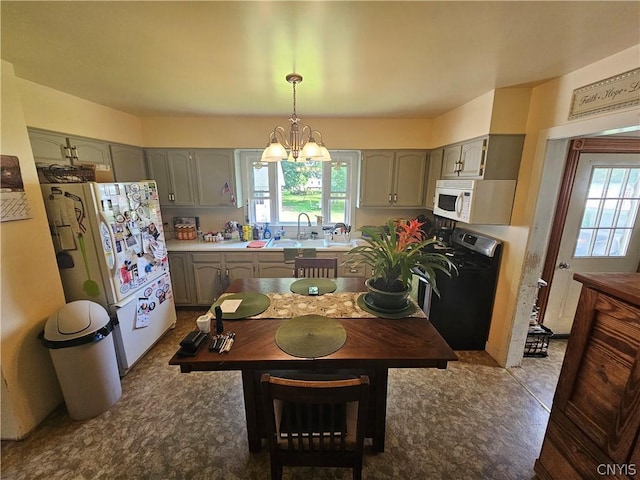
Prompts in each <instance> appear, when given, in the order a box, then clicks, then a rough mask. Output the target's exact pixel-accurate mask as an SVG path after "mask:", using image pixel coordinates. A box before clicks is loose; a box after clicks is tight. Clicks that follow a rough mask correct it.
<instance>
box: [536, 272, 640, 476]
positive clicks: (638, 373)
mask: <svg viewBox="0 0 640 480" xmlns="http://www.w3.org/2000/svg"><path fill="white" fill-rule="evenodd" d="M574 279H576V280H577V281H579V282H582V283H583V287H582V292H581V295H580V301H579V303H578V309H577V310H576V316H575V320H574V323H573V326H572V329H571V335H570V337H569V343H568V345H567V352H566V355H565V360H564V363H563V365H562V371H561V373H560V378H559V380H558V387H557V389H556V393H555V397H554V400H553V406H552V408H551V415H550V417H549V424H548V426H547V431H546V434H545V437H544V442H543V444H542V450H541V452H540V458H538V460H536V464H535V472H536V474H537V475H538V477H539V478H540V479H558V480H559V479H562V480H568V479H585V478H640V441H639V440H638V433H639V431H640V273H594V274H575V275H574Z"/></svg>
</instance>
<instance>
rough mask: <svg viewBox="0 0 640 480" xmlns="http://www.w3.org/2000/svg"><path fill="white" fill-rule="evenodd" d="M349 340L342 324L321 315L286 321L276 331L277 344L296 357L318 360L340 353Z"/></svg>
mask: <svg viewBox="0 0 640 480" xmlns="http://www.w3.org/2000/svg"><path fill="white" fill-rule="evenodd" d="M346 340H347V332H346V331H345V329H344V327H343V326H342V324H341V323H340V322H339V321H338V320H335V319H333V318H327V317H323V316H321V315H302V316H301V317H295V318H292V319H290V320H286V321H285V322H284V323H283V324H282V325H281V326H280V328H278V330H277V331H276V344H277V345H278V347H280V349H281V350H282V351H283V352H285V353H288V354H289V355H292V356H294V357H304V358H318V357H324V356H325V355H329V354H331V353H333V352H336V351H338V350H339V349H340V348H341V347H342V345H344V342H346Z"/></svg>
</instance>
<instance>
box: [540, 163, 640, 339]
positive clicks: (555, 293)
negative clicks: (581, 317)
mask: <svg viewBox="0 0 640 480" xmlns="http://www.w3.org/2000/svg"><path fill="white" fill-rule="evenodd" d="M639 204H640V154H637V153H586V154H582V155H580V158H579V161H578V164H577V169H576V176H575V180H574V183H573V190H572V193H571V197H570V200H569V205H568V209H567V216H566V222H565V225H564V231H563V233H562V237H561V239H560V246H559V250H558V256H557V260H556V264H555V271H554V272H553V282H552V284H551V286H550V290H549V292H548V302H547V305H546V311H545V315H544V324H545V325H546V326H547V327H549V328H550V329H551V330H552V331H553V332H554V333H556V334H568V333H569V332H570V330H571V325H572V322H573V318H574V315H575V311H576V307H577V304H578V298H579V296H580V290H581V286H582V284H580V283H579V282H576V281H575V280H573V274H574V273H577V272H634V271H636V269H637V268H638V262H639V261H640V233H639V232H638V230H639V225H640V219H639V218H638V217H639V215H638V207H639Z"/></svg>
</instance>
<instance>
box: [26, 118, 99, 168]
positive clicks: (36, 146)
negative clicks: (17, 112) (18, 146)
mask: <svg viewBox="0 0 640 480" xmlns="http://www.w3.org/2000/svg"><path fill="white" fill-rule="evenodd" d="M28 132H29V142H30V143H31V150H32V151H33V158H34V160H35V162H36V164H54V163H55V164H63V165H79V164H82V163H89V164H94V165H100V166H102V169H103V170H109V171H110V170H111V155H110V153H109V144H108V143H106V142H103V141H100V140H93V139H90V138H83V137H73V136H69V135H67V134H64V133H57V132H49V131H46V130H38V129H34V128H29V129H28Z"/></svg>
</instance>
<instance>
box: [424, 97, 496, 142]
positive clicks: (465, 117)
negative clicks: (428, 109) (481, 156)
mask: <svg viewBox="0 0 640 480" xmlns="http://www.w3.org/2000/svg"><path fill="white" fill-rule="evenodd" d="M494 97H495V90H491V91H490V92H487V93H485V94H484V95H481V96H480V97H478V98H475V99H473V100H471V101H470V102H467V103H465V104H464V105H461V106H460V107H458V108H456V109H454V110H451V111H450V112H447V113H445V114H444V115H441V116H440V117H438V118H436V119H435V120H434V122H433V135H432V138H431V140H432V142H431V146H432V147H443V146H445V145H449V144H451V143H456V142H461V141H463V140H468V139H470V138H474V137H479V136H481V135H486V134H487V133H489V129H490V127H491V112H492V111H493V100H494Z"/></svg>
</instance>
